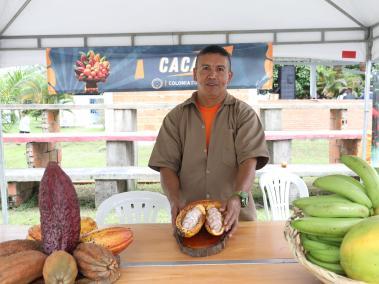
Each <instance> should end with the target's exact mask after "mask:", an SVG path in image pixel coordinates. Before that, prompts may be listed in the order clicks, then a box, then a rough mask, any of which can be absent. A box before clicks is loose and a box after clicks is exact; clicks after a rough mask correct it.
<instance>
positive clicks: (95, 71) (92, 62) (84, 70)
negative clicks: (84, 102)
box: [74, 50, 110, 94]
mask: <svg viewBox="0 0 379 284" xmlns="http://www.w3.org/2000/svg"><path fill="white" fill-rule="evenodd" d="M74 70H75V74H76V78H77V79H78V80H79V81H83V82H85V83H86V85H85V89H84V93H88V94H96V93H98V92H99V89H98V86H97V84H98V82H105V81H106V79H107V77H108V76H109V72H110V63H109V61H108V60H107V58H106V57H105V56H103V57H101V55H100V54H99V53H96V54H95V52H94V51H93V50H89V51H88V52H87V53H84V52H82V51H81V52H80V58H79V59H78V60H77V61H76V62H75V67H74Z"/></svg>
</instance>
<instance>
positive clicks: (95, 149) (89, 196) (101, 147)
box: [0, 120, 329, 225]
mask: <svg viewBox="0 0 379 284" xmlns="http://www.w3.org/2000/svg"><path fill="white" fill-rule="evenodd" d="M38 125H40V122H39V121H34V120H32V125H31V129H32V132H41V131H42V130H41V129H40V128H39V127H38ZM61 131H62V132H78V131H80V132H99V131H102V129H99V128H92V129H81V128H80V129H77V128H62V129H61ZM11 132H17V127H15V128H13V129H12V131H11ZM60 145H61V149H62V167H63V168H74V167H103V166H105V165H106V145H105V142H104V141H98V142H85V143H84V142H77V143H61V144H60ZM25 149H26V147H25V144H24V143H23V144H19V145H17V144H13V143H6V144H5V145H4V158H5V167H6V168H26V167H27V164H26V157H25ZM151 151H152V144H151V143H140V144H139V145H138V165H139V166H147V164H148V160H149V157H150V154H151ZM328 159H329V153H328V141H327V140H294V141H293V143H292V161H291V163H294V164H327V163H328V162H329V160H328ZM312 181H313V180H312V179H311V178H307V179H306V183H307V185H308V186H309V188H310V190H312V187H311V183H312ZM75 187H76V190H77V194H78V197H79V201H80V206H81V215H82V216H89V217H94V216H95V213H96V209H95V201H94V199H95V198H94V184H84V185H83V184H76V185H75ZM254 188H255V190H254V191H253V192H254V201H255V203H256V206H257V209H258V212H257V213H258V220H261V221H264V220H266V216H265V214H264V210H263V203H262V195H261V192H260V190H259V189H258V190H257V188H258V186H257V183H255V185H254ZM137 189H138V190H150V191H159V192H161V191H162V190H161V187H160V185H159V184H157V183H138V185H137ZM1 218H2V215H1V212H0V219H1ZM160 219H161V220H163V221H167V219H168V218H167V216H161V218H160ZM9 223H10V224H27V225H32V224H37V223H39V210H38V201H37V194H34V195H33V197H32V198H31V199H30V200H28V201H27V202H25V203H24V204H22V205H21V206H20V207H18V208H10V210H9Z"/></svg>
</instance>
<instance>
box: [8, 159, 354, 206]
mask: <svg viewBox="0 0 379 284" xmlns="http://www.w3.org/2000/svg"><path fill="white" fill-rule="evenodd" d="M279 168H281V166H280V165H273V164H268V165H267V166H265V167H264V168H263V169H260V170H258V171H257V173H256V176H257V177H258V178H259V176H260V175H261V174H262V173H264V172H271V171H275V170H278V169H279ZM287 169H288V170H289V171H290V172H293V173H295V174H297V175H298V176H301V177H310V176H311V177H318V176H325V175H328V174H343V175H351V176H353V175H354V173H353V172H352V171H351V170H350V169H348V168H347V167H346V166H345V165H343V164H322V165H320V164H307V165H302V164H291V165H288V166H287ZM44 171H45V169H44V168H26V169H6V170H5V179H6V181H7V182H8V185H9V186H8V188H9V190H8V191H9V194H10V195H12V193H14V192H13V191H12V186H13V185H15V184H17V185H18V186H19V187H20V186H22V185H24V187H23V188H22V190H21V189H20V188H19V190H18V192H19V193H18V195H17V196H15V198H16V199H17V198H20V199H22V198H25V195H27V194H28V193H29V194H31V192H32V190H31V188H35V187H36V186H38V183H39V181H40V180H41V179H42V176H43V173H44ZM64 171H65V172H66V173H67V174H68V176H70V178H71V179H72V181H73V182H80V181H88V180H91V181H94V182H95V203H96V206H97V205H99V204H100V203H101V201H102V200H104V199H105V198H107V197H109V196H111V195H112V194H115V193H117V189H116V188H112V187H107V182H114V181H125V180H143V181H155V182H159V172H157V171H154V170H152V169H150V168H148V167H133V166H128V167H104V168H67V169H64ZM15 203H16V204H17V200H16V201H15Z"/></svg>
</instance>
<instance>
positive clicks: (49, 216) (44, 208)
mask: <svg viewBox="0 0 379 284" xmlns="http://www.w3.org/2000/svg"><path fill="white" fill-rule="evenodd" d="M39 208H40V215H41V217H40V218H41V233H42V244H43V250H44V252H45V253H47V254H51V253H52V252H53V251H55V250H65V251H67V252H70V253H71V252H72V251H73V250H74V249H75V247H76V246H77V244H78V242H79V237H80V207H79V201H78V197H77V195H76V191H75V188H74V186H73V184H72V181H71V179H70V177H69V176H68V175H67V174H66V173H65V172H64V171H63V170H62V169H61V168H60V167H59V165H58V163H56V162H49V164H48V165H47V167H46V170H45V172H44V174H43V177H42V180H41V183H40V188H39Z"/></svg>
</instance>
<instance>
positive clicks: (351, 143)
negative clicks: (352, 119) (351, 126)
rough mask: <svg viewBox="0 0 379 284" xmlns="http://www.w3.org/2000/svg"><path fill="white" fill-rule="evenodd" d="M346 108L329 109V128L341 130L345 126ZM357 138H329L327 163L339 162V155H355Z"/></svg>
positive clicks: (357, 144) (357, 143)
mask: <svg viewBox="0 0 379 284" xmlns="http://www.w3.org/2000/svg"><path fill="white" fill-rule="evenodd" d="M346 115H347V109H331V110H330V129H331V130H343V129H345V128H346V127H347V118H346ZM358 147H359V140H357V139H330V140H329V163H331V164H334V163H340V157H341V155H357V154H358Z"/></svg>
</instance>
